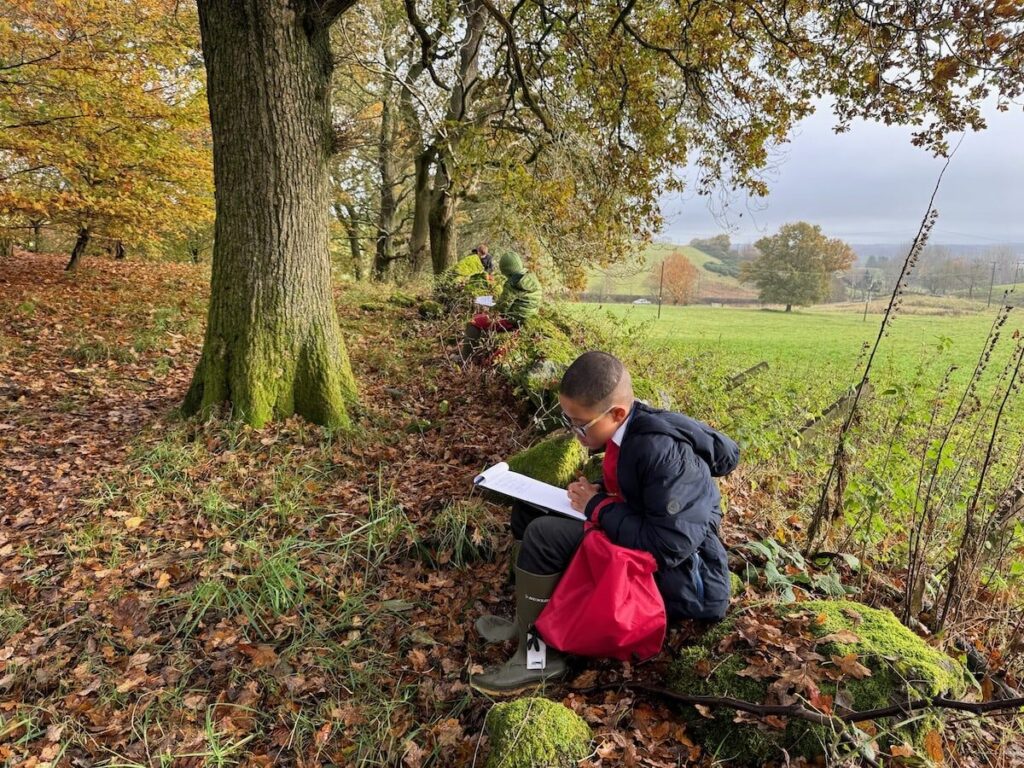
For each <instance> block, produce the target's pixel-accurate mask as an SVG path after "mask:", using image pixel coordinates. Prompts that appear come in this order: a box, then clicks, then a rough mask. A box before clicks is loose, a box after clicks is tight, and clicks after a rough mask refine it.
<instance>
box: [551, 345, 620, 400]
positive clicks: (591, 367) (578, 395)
mask: <svg viewBox="0 0 1024 768" xmlns="http://www.w3.org/2000/svg"><path fill="white" fill-rule="evenodd" d="M625 373H626V367H625V366H624V365H623V364H622V361H621V360H619V359H618V358H617V357H615V356H614V355H609V354H608V353H607V352H598V351H596V350H595V351H592V352H584V353H583V354H582V355H580V356H579V357H577V358H576V359H575V360H574V361H573V363H572V365H570V366H569V367H568V368H567V369H566V371H565V373H564V374H563V375H562V384H561V386H560V387H559V391H560V392H561V393H562V394H563V395H565V396H566V397H568V398H569V399H570V400H574V401H575V402H577V403H579V404H580V405H583V406H585V407H587V408H592V407H593V406H595V405H599V404H600V403H603V402H604V401H605V400H607V399H608V398H609V397H610V396H611V394H612V393H613V392H615V388H616V387H618V386H619V382H620V381H622V377H623V375H625Z"/></svg>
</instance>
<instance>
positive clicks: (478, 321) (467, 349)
mask: <svg viewBox="0 0 1024 768" xmlns="http://www.w3.org/2000/svg"><path fill="white" fill-rule="evenodd" d="M498 269H500V270H501V274H502V275H504V276H505V287H504V288H502V290H501V295H500V296H499V297H498V300H497V301H496V302H495V304H494V312H495V316H493V317H492V316H491V315H489V314H487V313H486V312H481V313H480V314H478V315H476V316H475V317H474V318H473V320H472V322H470V323H469V324H468V325H466V333H465V336H464V337H463V341H462V350H461V351H462V358H463V359H464V360H468V359H469V358H470V356H471V355H472V354H473V349H474V347H475V346H476V343H477V342H478V341H479V340H480V337H481V336H482V335H483V332H484V331H497V332H504V331H514V330H516V329H517V328H519V326H521V325H522V324H523V323H525V322H526V321H527V319H528V318H530V317H532V316H533V315H535V314H537V310H538V309H539V308H540V297H541V289H540V281H539V280H537V276H536V275H534V274H533V273H532V272H529V271H528V270H527V269H526V268H525V267H524V266H523V262H522V259H520V258H519V256H518V255H517V254H515V253H512V252H511V251H509V252H508V253H505V254H503V255H502V257H501V259H500V261H499V262H498Z"/></svg>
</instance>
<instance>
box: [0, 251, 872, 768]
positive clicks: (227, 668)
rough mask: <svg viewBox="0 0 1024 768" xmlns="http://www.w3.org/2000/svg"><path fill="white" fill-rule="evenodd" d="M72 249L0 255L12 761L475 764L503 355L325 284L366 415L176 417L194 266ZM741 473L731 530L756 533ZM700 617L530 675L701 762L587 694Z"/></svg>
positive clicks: (671, 723) (498, 543)
mask: <svg viewBox="0 0 1024 768" xmlns="http://www.w3.org/2000/svg"><path fill="white" fill-rule="evenodd" d="M62 265H63V261H62V258H61V257H59V256H50V255H31V254H26V253H20V252H19V253H18V254H17V255H16V257H15V258H14V259H8V260H5V261H3V262H0V317H3V318H4V323H3V326H2V331H0V488H2V494H0V505H2V506H0V511H2V519H0V523H2V528H0V564H2V565H0V640H2V644H0V717H2V720H0V759H2V760H3V761H5V762H6V763H7V764H11V765H20V766H28V767H32V766H43V765H48V764H49V765H97V764H107V765H158V764H159V765H167V764H173V765H181V766H185V765H244V766H266V765H280V764H294V765H301V766H318V765H398V764H402V765H405V766H409V768H415V766H426V765H439V766H448V765H471V764H474V763H479V764H481V765H482V764H483V757H484V756H485V755H486V752H487V744H486V738H485V737H483V736H482V725H483V717H484V715H485V714H486V711H487V708H488V707H489V705H490V702H489V701H488V700H486V699H484V698H482V697H480V696H478V695H473V694H472V692H471V691H470V689H469V687H468V686H467V684H466V683H467V679H468V674H469V673H470V672H472V671H476V670H478V669H480V668H481V667H483V666H486V665H489V664H493V663H497V662H500V661H501V660H502V659H503V658H505V656H506V655H507V653H508V651H509V649H508V648H507V647H502V646H493V647H485V646H483V645H482V644H481V643H480V640H479V638H477V637H476V636H475V634H474V632H473V630H472V622H473V620H474V619H475V617H476V616H478V615H479V614H480V613H481V612H482V611H498V612H504V613H506V614H507V613H508V612H509V611H510V609H511V606H510V597H511V593H510V589H509V588H508V587H507V585H506V573H507V559H508V543H509V542H508V535H507V533H506V531H505V521H506V519H507V510H505V509H504V508H503V507H500V506H497V505H494V504H491V503H489V502H485V501H484V500H481V499H479V498H473V497H472V496H471V494H470V479H471V478H472V476H473V474H474V473H475V472H476V471H478V470H479V469H480V468H481V467H483V466H485V465H487V464H488V463H491V462H493V461H496V460H500V459H501V458H504V457H505V456H507V455H508V454H510V453H512V452H514V451H516V450H518V449H520V448H522V447H524V445H526V444H528V442H529V441H530V439H531V433H530V430H529V424H528V418H527V414H526V412H525V408H524V406H523V405H522V404H520V403H518V402H516V401H515V399H514V398H513V397H512V396H511V394H510V393H509V392H508V390H507V388H506V387H505V386H504V384H503V383H502V382H501V381H500V380H499V379H497V378H496V377H494V376H493V375H492V374H490V373H489V372H488V371H486V370H483V369H480V368H471V369H470V370H468V371H463V370H461V369H460V367H459V366H457V365H456V364H455V363H454V360H453V357H452V344H451V342H452V340H453V339H454V338H455V337H457V335H458V333H459V331H460V328H459V324H458V322H457V321H441V322H440V323H438V322H431V323H427V322H424V321H422V320H420V319H419V318H418V316H417V314H416V311H415V309H409V308H399V307H397V306H392V305H390V304H388V303H387V301H386V296H385V295H384V294H379V295H378V294H374V293H373V292H372V291H369V290H368V289H359V290H356V289H351V288H349V289H339V291H338V298H339V300H338V307H339V314H340V317H341V322H342V325H343V328H344V331H345V336H346V339H347V341H348V344H349V351H350V354H351V357H352V362H353V367H354V369H355V372H356V375H357V377H358V379H359V382H360V387H361V406H360V408H359V409H358V413H357V414H356V416H357V423H358V428H357V430H356V431H355V432H353V433H349V434H333V435H332V434H328V433H325V432H324V431H323V430H321V429H319V428H316V427H311V426H309V425H308V424H304V423H302V422H301V421H299V420H289V421H286V422H284V423H281V424H277V425H274V426H272V427H269V428H266V429H262V430H252V429H249V428H244V427H239V426H237V425H233V424H232V423H230V422H229V421H225V420H220V419H211V420H210V421H208V422H206V423H199V422H196V421H184V420H181V419H179V418H178V417H177V416H176V414H175V412H174V409H175V407H176V406H177V404H178V403H179V402H180V401H181V399H182V397H183V395H184V392H185V390H186V388H187V386H188V383H189V378H190V374H191V371H192V368H193V366H194V365H195V363H196V361H197V359H198V355H199V351H200V348H201V342H202V325H203V319H204V307H205V297H206V290H207V288H206V286H207V282H208V273H207V272H206V271H205V270H204V269H202V268H197V267H192V266H187V265H175V264H159V265H158V264H145V263H123V262H114V261H109V260H93V261H90V262H87V263H86V265H85V266H84V267H83V268H82V269H80V270H79V272H77V273H73V274H65V273H64V272H63V271H62V269H61V268H62ZM732 498H733V499H734V500H735V501H734V504H737V505H738V507H736V508H730V515H729V517H730V518H732V519H733V520H735V521H737V525H735V527H730V526H728V525H727V527H726V531H725V534H726V537H727V539H732V540H733V541H732V543H735V542H736V541H737V540H743V539H745V538H747V537H760V536H764V535H770V531H771V529H770V528H769V527H766V526H768V524H767V523H766V522H765V521H760V520H758V519H757V516H756V515H755V514H753V513H752V511H751V509H752V508H755V507H756V500H755V499H752V498H751V497H750V494H749V492H747V491H745V490H743V489H741V488H736V489H735V490H734V492H733V494H732ZM757 597H759V596H758V595H756V594H753V589H752V588H748V594H747V596H746V598H745V599H751V600H752V599H756V598H757ZM742 626H743V627H745V628H746V630H747V631H749V627H750V625H749V624H743V625H742ZM763 626H764V627H765V628H766V630H765V631H775V629H774V628H772V627H771V626H770V622H767V621H766V622H765V623H764V625H763ZM699 631H701V627H698V626H694V625H692V624H689V623H683V624H682V625H681V626H679V627H677V628H674V629H673V630H672V631H671V632H670V635H669V639H668V642H667V644H666V652H665V653H663V654H662V655H661V656H660V657H659V658H658V659H656V660H655V661H654V662H651V663H648V664H645V665H642V666H640V667H636V668H633V667H630V666H629V665H621V664H618V663H612V662H608V663H600V664H592V665H589V666H586V667H580V668H579V669H578V671H577V674H576V675H575V677H574V679H573V680H571V681H569V682H568V683H567V684H566V685H564V686H558V687H553V688H552V689H550V690H549V691H547V692H546V695H549V696H552V697H554V698H556V699H559V700H562V701H563V702H564V703H565V704H567V705H568V706H570V707H571V708H572V709H574V710H575V711H577V712H579V713H580V714H581V715H582V716H583V717H584V718H585V719H586V720H587V721H588V722H589V723H590V724H591V725H592V726H593V727H594V730H595V734H596V739H595V751H594V754H593V755H592V756H591V758H590V759H589V760H588V761H587V764H588V765H592V766H611V765H626V766H634V765H635V766H674V765H679V764H704V763H708V764H710V762H711V760H712V756H710V755H707V754H705V753H703V752H702V750H701V748H700V747H699V746H697V745H696V744H695V743H694V741H693V740H692V739H691V737H690V736H689V735H688V733H687V730H686V727H685V725H684V724H683V723H682V721H681V720H680V718H679V716H678V714H677V713H675V712H673V711H672V710H670V709H669V708H668V707H667V706H666V705H664V704H661V703H659V702H657V701H654V702H652V701H641V700H638V699H636V698H635V697H634V695H633V694H630V693H628V692H624V691H617V690H606V691H601V692H592V693H585V692H581V690H584V689H587V688H590V687H593V686H595V685H597V684H601V683H607V682H609V681H615V680H633V681H637V682H650V683H659V682H660V681H662V680H663V679H664V674H665V670H666V667H667V665H668V663H669V662H670V661H671V659H672V657H673V655H674V652H675V651H677V650H678V649H679V648H680V647H681V646H683V645H685V644H687V643H688V642H690V640H691V639H692V638H693V636H694V634H695V633H697V632H699ZM848 663H850V664H851V665H852V664H853V663H855V660H852V659H851V660H849V662H848ZM773 671H774V673H776V674H778V675H780V676H782V675H785V674H786V673H785V670H784V669H781V668H780V669H778V670H773ZM787 690H788V689H787Z"/></svg>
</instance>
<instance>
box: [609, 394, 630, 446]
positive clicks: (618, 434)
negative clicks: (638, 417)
mask: <svg viewBox="0 0 1024 768" xmlns="http://www.w3.org/2000/svg"><path fill="white" fill-rule="evenodd" d="M633 405H636V401H635V400H634V401H633ZM631 418H633V406H630V407H629V413H628V414H627V415H626V420H625V421H624V422H622V423H621V424H619V428H618V429H616V430H615V434H614V435H612V442H613V443H615V444H616V445H620V446H621V445H622V438H623V437H625V435H626V425H627V424H629V420H630V419H631Z"/></svg>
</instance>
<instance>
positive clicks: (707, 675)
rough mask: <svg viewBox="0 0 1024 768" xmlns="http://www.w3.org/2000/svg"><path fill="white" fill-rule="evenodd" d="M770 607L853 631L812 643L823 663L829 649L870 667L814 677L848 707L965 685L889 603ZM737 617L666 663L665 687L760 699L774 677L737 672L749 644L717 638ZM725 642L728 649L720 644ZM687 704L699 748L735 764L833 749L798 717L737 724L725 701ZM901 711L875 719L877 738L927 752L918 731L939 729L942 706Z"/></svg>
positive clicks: (747, 657)
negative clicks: (701, 706) (708, 713)
mask: <svg viewBox="0 0 1024 768" xmlns="http://www.w3.org/2000/svg"><path fill="white" fill-rule="evenodd" d="M773 613H774V615H775V616H777V617H778V618H779V619H781V620H783V621H786V620H791V619H793V618H798V617H799V615H800V614H809V615H810V616H812V617H813V619H812V620H810V621H809V622H808V629H809V631H810V633H811V634H812V635H813V637H815V638H822V637H825V636H827V635H833V636H836V635H837V634H838V636H839V638H840V639H844V634H845V636H846V637H850V638H851V642H836V641H833V640H830V641H828V642H822V643H819V644H816V645H815V646H814V650H815V651H816V652H817V653H818V654H820V655H821V656H822V657H824V658H825V659H826V661H825V662H824V664H830V663H831V662H829V661H828V660H829V659H831V657H832V656H842V657H846V656H848V655H849V654H855V655H856V660H857V662H858V663H860V664H863V665H864V666H865V667H866V668H867V669H868V670H870V675H869V676H865V677H863V678H862V679H854V677H849V676H844V677H842V678H841V679H840V680H839V681H838V682H835V681H832V680H830V679H828V678H827V677H826V676H822V677H821V678H820V679H819V680H818V681H817V682H818V687H819V689H820V692H821V694H822V695H823V696H831V697H832V698H833V700H834V702H835V705H836V708H837V709H840V711H841V707H846V708H848V709H851V710H854V711H861V712H862V711H865V710H869V709H874V708H877V707H884V706H888V705H890V704H894V703H899V702H903V701H906V700H907V699H908V698H918V697H920V696H922V695H938V694H945V695H950V696H955V697H959V696H962V695H963V694H964V692H965V690H966V685H965V675H964V670H963V667H962V666H961V665H960V663H959V662H957V661H956V660H954V659H952V658H950V657H949V656H947V655H946V654H944V653H942V652H941V651H938V650H936V649H935V648H932V647H931V646H929V645H928V644H927V643H926V642H925V641H924V640H922V639H921V638H920V637H918V636H917V635H915V634H914V633H913V632H911V631H910V630H909V629H907V628H906V627H904V626H903V625H902V624H901V623H900V622H899V620H898V619H897V618H896V617H895V616H894V615H893V614H892V613H891V612H890V611H887V610H879V609H875V608H870V607H868V606H866V605H862V604H860V603H856V602H852V601H847V600H820V601H810V602H803V603H791V604H787V605H783V606H778V607H776V608H775V609H774V610H773ZM737 620H738V619H737V618H732V617H730V618H727V619H726V620H725V621H723V622H721V623H720V624H718V625H717V626H715V627H714V628H713V629H712V630H711V631H710V632H708V633H707V634H706V635H705V636H704V637H703V638H702V639H701V642H700V644H699V645H696V646H692V647H689V648H685V649H683V651H682V652H681V654H680V656H679V658H678V659H677V660H676V661H675V662H674V663H673V665H672V667H671V669H670V672H669V687H670V688H672V689H674V690H676V691H679V692H680V693H684V694H690V695H706V696H728V697H733V698H737V699H742V700H745V701H750V702H754V703H763V702H765V700H766V699H767V697H768V693H769V686H770V685H771V683H772V679H756V678H754V677H748V676H742V675H740V674H739V673H740V672H742V671H743V670H745V669H747V668H748V664H749V663H750V661H751V657H752V651H750V649H749V648H748V647H747V646H746V645H744V644H743V643H742V642H740V643H738V644H729V643H726V644H725V645H724V646H723V641H724V640H726V638H727V637H729V636H730V635H732V634H733V633H734V631H735V630H736V627H737ZM849 633H852V635H851V634H849ZM854 636H855V637H854ZM723 647H725V648H728V650H727V651H723V650H722V648H723ZM685 712H686V714H688V715H690V716H692V717H693V720H692V726H691V727H692V728H693V730H694V732H695V733H697V734H698V735H699V736H700V737H701V739H702V741H703V742H704V746H705V748H706V749H707V750H708V751H709V752H711V753H712V754H714V755H717V756H718V758H720V759H722V760H725V761H727V762H730V763H732V764H736V765H761V764H762V763H763V762H764V761H765V760H766V759H771V758H773V757H779V756H781V755H782V754H783V750H785V751H786V752H787V753H788V754H789V755H790V756H795V755H802V756H804V757H808V758H813V757H816V756H819V755H822V754H827V753H829V752H835V751H838V750H839V743H838V739H837V738H836V735H835V734H833V733H831V732H830V731H828V730H827V729H825V728H824V727H822V726H816V725H812V724H810V723H808V722H807V721H803V720H797V719H790V720H789V721H788V723H787V725H786V727H785V728H784V729H779V728H772V727H770V726H767V725H765V724H762V723H752V722H744V723H740V724H737V723H736V722H734V720H735V718H736V713H735V712H734V711H733V710H731V709H728V708H718V709H715V710H713V712H712V714H713V716H712V717H711V718H710V719H708V718H703V717H697V716H696V714H695V712H694V710H692V709H691V708H689V707H686V708H685ZM907 719H909V720H912V721H911V722H909V723H906V724H905V725H903V726H902V727H900V728H898V729H896V730H895V731H892V732H890V731H889V730H888V729H890V728H894V727H895V725H896V720H893V719H889V720H886V721H884V722H881V723H880V724H879V727H878V729H877V741H878V744H879V746H880V747H881V748H882V749H885V750H888V747H889V746H891V745H893V744H900V743H903V742H909V743H911V744H914V745H916V746H917V747H918V750H917V751H918V753H919V754H925V750H924V749H923V740H924V737H925V736H926V735H927V734H928V733H929V732H930V731H934V730H938V731H941V729H942V719H941V716H940V713H928V714H926V715H925V716H923V717H921V718H918V719H911V718H907Z"/></svg>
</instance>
